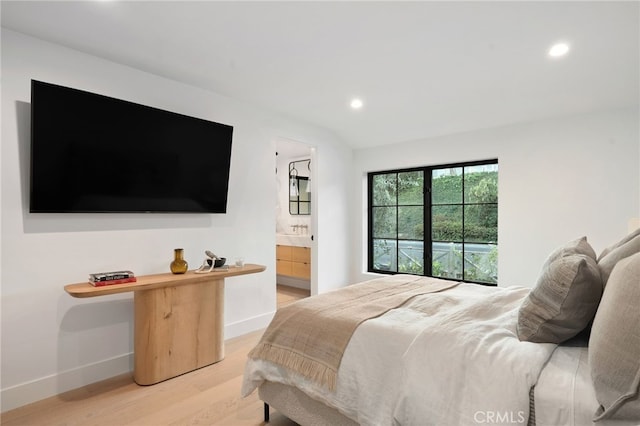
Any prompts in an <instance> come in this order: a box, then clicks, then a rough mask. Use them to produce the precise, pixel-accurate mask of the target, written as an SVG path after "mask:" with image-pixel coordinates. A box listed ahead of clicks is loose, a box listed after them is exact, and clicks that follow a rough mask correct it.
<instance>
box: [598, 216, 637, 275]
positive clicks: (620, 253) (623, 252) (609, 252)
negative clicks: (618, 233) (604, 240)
mask: <svg viewBox="0 0 640 426" xmlns="http://www.w3.org/2000/svg"><path fill="white" fill-rule="evenodd" d="M639 252H640V228H638V229H636V230H635V231H634V232H632V233H630V234H629V235H627V236H626V237H624V238H623V239H622V240H620V241H618V242H617V243H615V244H614V245H612V246H609V247H607V248H606V249H604V250H603V251H602V254H600V257H598V267H599V268H600V275H601V276H602V285H603V287H605V286H606V285H607V280H608V279H609V275H610V274H611V271H612V270H613V267H614V266H615V265H616V263H618V262H619V261H620V260H622V259H624V258H625V257H629V256H631V255H632V254H635V253H639Z"/></svg>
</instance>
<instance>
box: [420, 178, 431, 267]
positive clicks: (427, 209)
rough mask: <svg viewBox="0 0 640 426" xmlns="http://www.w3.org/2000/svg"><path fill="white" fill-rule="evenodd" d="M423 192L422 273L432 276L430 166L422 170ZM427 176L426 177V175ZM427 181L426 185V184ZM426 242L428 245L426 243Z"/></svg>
mask: <svg viewBox="0 0 640 426" xmlns="http://www.w3.org/2000/svg"><path fill="white" fill-rule="evenodd" d="M423 173H424V176H423V180H424V181H423V193H424V200H423V203H422V204H423V206H424V214H423V220H424V224H423V229H424V236H423V237H422V245H423V257H424V260H423V262H424V274H425V275H427V276H433V252H432V250H433V241H432V236H433V234H432V228H431V226H432V222H431V216H432V215H431V203H432V195H431V194H432V191H431V180H432V176H431V168H428V167H425V168H424V170H423ZM427 176H428V177H427ZM427 182H428V185H427ZM427 244H428V245H427Z"/></svg>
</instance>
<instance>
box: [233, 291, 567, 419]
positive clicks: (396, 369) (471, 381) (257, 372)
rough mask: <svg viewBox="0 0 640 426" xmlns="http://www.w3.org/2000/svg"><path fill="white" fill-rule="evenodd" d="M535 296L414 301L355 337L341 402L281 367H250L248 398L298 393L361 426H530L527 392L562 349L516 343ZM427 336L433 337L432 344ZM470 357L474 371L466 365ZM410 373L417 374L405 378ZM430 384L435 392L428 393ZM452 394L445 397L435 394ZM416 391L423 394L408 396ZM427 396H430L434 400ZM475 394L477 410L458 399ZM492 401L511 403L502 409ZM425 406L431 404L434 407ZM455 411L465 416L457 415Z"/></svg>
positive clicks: (340, 386) (459, 295) (456, 295)
mask: <svg viewBox="0 0 640 426" xmlns="http://www.w3.org/2000/svg"><path fill="white" fill-rule="evenodd" d="M528 292H529V289H527V288H513V287H512V288H495V287H483V286H479V285H473V284H460V285H459V286H457V287H454V288H452V289H449V290H446V291H444V292H441V293H432V294H426V295H422V296H417V297H415V298H413V299H412V300H410V301H409V302H407V303H406V304H405V305H403V306H402V307H400V308H397V309H393V310H391V311H389V312H387V313H386V314H385V315H383V316H381V317H379V318H376V319H372V320H368V321H366V322H364V323H363V324H362V325H360V326H359V327H358V328H357V329H356V331H355V333H354V334H353V336H352V338H351V340H350V342H349V345H348V346H347V349H346V351H345V353H344V356H343V359H342V363H341V365H340V369H339V371H338V382H337V389H336V391H335V392H331V391H329V390H328V389H327V388H324V387H321V386H318V385H317V384H315V383H313V382H311V381H309V380H305V379H304V378H302V377H299V376H298V375H296V374H294V373H291V372H290V371H288V370H286V369H284V368H282V367H279V366H277V365H275V364H271V363H269V362H266V361H262V360H248V362H247V364H246V368H245V375H244V381H243V386H242V394H243V396H246V395H249V394H250V393H251V392H253V391H254V390H255V389H256V388H257V387H258V386H259V385H260V384H261V383H262V382H263V381H264V380H268V381H272V382H277V383H283V384H286V385H292V386H295V387H297V388H299V389H300V390H302V391H303V392H305V393H306V394H307V395H309V396H311V397H312V398H314V399H317V400H319V401H321V402H323V403H325V404H326V405H328V406H330V407H333V408H336V409H337V410H338V411H340V412H341V413H342V414H344V415H345V416H347V417H349V418H351V419H353V420H355V421H356V422H358V423H360V424H362V425H393V424H396V423H398V422H399V423H400V424H404V425H411V424H420V425H424V424H427V423H429V421H432V422H433V424H450V423H451V422H450V421H449V420H448V419H445V418H443V417H441V416H440V413H447V415H450V414H451V413H452V412H453V413H458V414H457V415H458V416H461V415H463V414H464V417H458V418H468V416H469V415H471V416H473V414H474V413H470V414H469V413H466V412H465V413H461V412H460V411H459V410H460V409H463V411H464V410H467V409H468V408H469V407H473V409H475V407H481V408H482V409H484V410H489V409H494V408H495V409H507V408H508V409H509V410H514V413H517V411H518V410H524V411H525V412H526V418H525V419H524V423H522V424H526V421H527V418H528V393H529V388H530V387H531V385H533V384H534V383H535V380H536V379H537V374H538V372H539V371H540V369H541V368H542V365H543V364H544V362H546V360H547V357H548V356H549V355H550V354H551V352H552V351H553V348H554V347H555V345H550V344H549V345H539V344H533V343H526V342H524V343H523V342H519V340H518V339H517V337H516V336H515V331H514V330H515V323H516V319H517V307H518V306H519V304H520V302H521V301H522V299H524V297H525V296H526V295H527V293H528ZM514 310H515V312H514ZM452 311H455V312H458V313H457V314H452ZM467 317H468V319H469V320H468V321H466V320H464V318H467ZM505 322H506V323H508V325H507V326H505V324H504V323H505ZM453 325H460V326H461V327H462V330H463V331H462V332H461V334H459V335H458V336H457V337H452V339H453V340H450V339H448V338H446V337H445V334H443V333H444V330H445V329H449V330H450V329H455V328H456V327H453ZM505 327H506V328H505ZM425 330H426V331H425ZM428 330H435V331H436V333H434V334H433V335H432V336H433V337H429V333H428V332H427V331H428ZM439 331H442V332H443V333H440V332H439ZM447 333H450V331H447ZM454 334H455V333H454ZM474 335H475V336H477V337H473V336H474ZM465 342H466V343H465ZM498 342H500V343H504V344H505V345H506V350H502V349H500V348H499V347H498V346H497V345H498ZM525 347H526V348H527V349H525ZM452 350H455V352H453V353H452ZM527 350H529V351H531V353H532V354H533V355H528V354H526V353H525V352H527ZM468 356H471V357H472V359H473V360H474V361H473V362H469V361H468V359H465V357H468ZM521 357H524V358H521ZM479 360H482V362H483V363H479V362H477V361H479ZM404 363H409V364H410V365H409V364H407V365H406V368H405V364H404ZM460 366H462V367H463V368H460ZM522 377H523V379H521V378H522ZM427 382H428V383H433V384H434V385H433V386H427V387H428V388H430V389H425V387H424V386H423V384H424V383H427ZM436 383H437V384H436ZM447 388H448V389H449V390H448V391H447V393H442V394H441V395H440V394H438V392H439V389H443V390H444V389H447ZM497 388H501V389H497ZM408 389H411V391H409V392H407V390H408ZM414 391H417V392H420V393H418V394H414V395H411V392H414ZM424 391H428V392H430V395H429V397H428V398H427V397H426V394H424V393H422V392H424ZM468 392H470V394H472V395H473V398H474V401H473V403H472V404H471V405H468V403H469V401H467V399H464V398H461V396H462V395H466V394H467V393H468ZM522 395H524V396H525V398H526V404H525V405H524V406H523V405H522V404H524V400H521V399H522V398H521V396H522ZM495 398H505V400H504V401H503V402H502V403H501V404H499V405H496V404H493V402H495V401H494V400H495ZM427 399H428V400H429V401H432V402H431V403H428V404H427V402H428V401H427ZM455 401H462V402H463V406H462V407H458V408H455V407H454V405H455V404H453V402H455ZM490 403H491V404H490ZM512 403H513V404H514V405H510V404H512ZM505 404H509V405H505ZM394 414H395V416H397V418H396V419H394ZM516 415H517V414H516ZM424 416H428V417H424ZM431 416H434V417H431ZM443 419H445V420H443ZM485 420H486V419H485ZM454 423H456V422H455V421H454ZM457 423H458V424H461V423H460V422H457ZM514 424H518V423H514Z"/></svg>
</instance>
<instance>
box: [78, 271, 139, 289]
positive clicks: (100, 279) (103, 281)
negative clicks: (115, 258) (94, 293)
mask: <svg viewBox="0 0 640 426" xmlns="http://www.w3.org/2000/svg"><path fill="white" fill-rule="evenodd" d="M134 282H136V276H135V275H134V273H133V272H131V271H112V272H97V273H94V274H89V284H91V285H92V286H94V287H102V286H105V285H113V284H124V283H134Z"/></svg>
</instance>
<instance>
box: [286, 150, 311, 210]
mask: <svg viewBox="0 0 640 426" xmlns="http://www.w3.org/2000/svg"><path fill="white" fill-rule="evenodd" d="M310 176H311V160H310V159H309V160H298V161H292V162H290V163H289V213H290V214H291V215H310V214H311V186H310V184H311V180H310V179H309V178H310Z"/></svg>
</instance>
